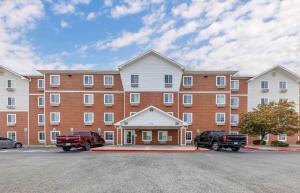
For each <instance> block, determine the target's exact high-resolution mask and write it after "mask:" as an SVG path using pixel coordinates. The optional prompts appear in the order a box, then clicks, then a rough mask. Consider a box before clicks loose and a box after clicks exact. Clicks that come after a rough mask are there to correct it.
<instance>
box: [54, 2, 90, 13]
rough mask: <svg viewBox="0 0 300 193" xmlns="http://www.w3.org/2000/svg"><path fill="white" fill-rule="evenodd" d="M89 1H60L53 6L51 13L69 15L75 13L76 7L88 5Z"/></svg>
mask: <svg viewBox="0 0 300 193" xmlns="http://www.w3.org/2000/svg"><path fill="white" fill-rule="evenodd" d="M90 2H91V0H70V1H60V2H58V3H54V4H53V11H54V13H55V14H70V13H75V11H76V6H77V5H80V4H83V5H88V4H90Z"/></svg>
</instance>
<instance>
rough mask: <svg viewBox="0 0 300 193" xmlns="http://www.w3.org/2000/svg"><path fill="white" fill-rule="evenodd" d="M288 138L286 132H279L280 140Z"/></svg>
mask: <svg viewBox="0 0 300 193" xmlns="http://www.w3.org/2000/svg"><path fill="white" fill-rule="evenodd" d="M286 140H287V135H286V134H284V133H280V134H278V141H286Z"/></svg>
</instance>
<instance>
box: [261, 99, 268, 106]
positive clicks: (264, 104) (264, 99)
mask: <svg viewBox="0 0 300 193" xmlns="http://www.w3.org/2000/svg"><path fill="white" fill-rule="evenodd" d="M263 99H264V100H265V99H267V103H266V104H264V105H268V104H269V98H267V97H262V98H261V99H260V104H261V105H263V103H262V100H263Z"/></svg>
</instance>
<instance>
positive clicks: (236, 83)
mask: <svg viewBox="0 0 300 193" xmlns="http://www.w3.org/2000/svg"><path fill="white" fill-rule="evenodd" d="M239 84H240V81H239V80H231V85H230V87H231V90H233V91H237V90H239Z"/></svg>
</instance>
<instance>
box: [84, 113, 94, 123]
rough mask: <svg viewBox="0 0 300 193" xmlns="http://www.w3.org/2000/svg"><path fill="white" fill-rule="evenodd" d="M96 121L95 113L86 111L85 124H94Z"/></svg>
mask: <svg viewBox="0 0 300 193" xmlns="http://www.w3.org/2000/svg"><path fill="white" fill-rule="evenodd" d="M93 123H94V113H91V112H88V113H84V124H85V125H92V124H93Z"/></svg>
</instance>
